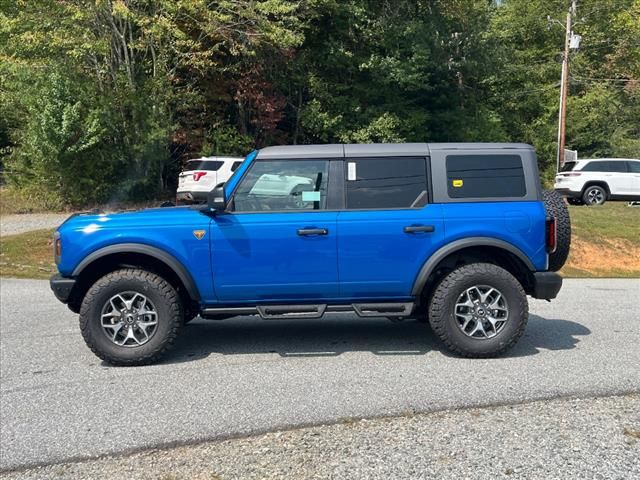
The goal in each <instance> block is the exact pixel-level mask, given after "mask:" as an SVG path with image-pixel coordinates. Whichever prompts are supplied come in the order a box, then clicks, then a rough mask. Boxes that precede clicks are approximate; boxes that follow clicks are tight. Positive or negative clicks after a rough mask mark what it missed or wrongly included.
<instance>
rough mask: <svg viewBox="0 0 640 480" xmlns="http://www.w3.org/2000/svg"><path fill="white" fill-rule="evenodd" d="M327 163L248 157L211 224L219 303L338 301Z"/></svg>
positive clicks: (214, 271) (333, 230)
mask: <svg viewBox="0 0 640 480" xmlns="http://www.w3.org/2000/svg"><path fill="white" fill-rule="evenodd" d="M331 163H332V161H331V160H327V159H300V160H298V159H286V160H278V159H265V160H260V159H258V160H255V161H254V162H253V163H252V164H251V165H250V166H249V169H248V171H247V172H246V173H245V174H244V176H243V177H242V178H241V179H240V181H239V183H238V186H237V188H236V189H235V191H234V192H233V195H232V198H231V204H230V212H229V213H227V214H223V215H216V216H215V217H213V221H212V222H211V237H212V242H213V244H212V252H213V254H212V262H213V278H214V286H215V291H216V295H217V297H218V300H219V301H220V302H224V303H231V304H232V303H243V302H250V303H253V302H257V303H260V302H278V301H281V302H287V303H291V302H295V301H296V300H298V299H300V300H304V301H310V300H311V301H313V300H315V299H317V300H318V301H319V302H321V301H324V300H328V299H330V298H336V297H337V296H338V264H337V229H336V217H337V215H338V214H337V211H336V210H329V207H330V206H331V204H330V201H329V198H328V192H329V183H330V182H331V179H330V178H329V170H330V166H331Z"/></svg>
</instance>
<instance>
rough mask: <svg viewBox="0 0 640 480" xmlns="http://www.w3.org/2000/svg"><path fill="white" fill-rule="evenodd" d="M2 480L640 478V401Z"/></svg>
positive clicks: (446, 416)
mask: <svg viewBox="0 0 640 480" xmlns="http://www.w3.org/2000/svg"><path fill="white" fill-rule="evenodd" d="M0 478H3V479H6V480H10V479H12V480H27V479H102V478H104V479H123V480H124V479H127V480H133V479H140V480H143V479H144V480H147V479H149V480H151V479H154V480H156V479H166V480H168V479H171V480H179V479H210V480H213V479H225V480H226V479H248V478H270V479H276V478H282V479H285V478H287V479H288V478H296V479H311V478H313V479H318V478H331V479H343V478H344V479H350V480H357V479H372V478H384V479H386V478H394V479H403V478H407V479H416V478H445V479H446V478H451V479H459V478H475V479H480V478H486V479H495V478H511V479H519V478H522V479H525V478H556V479H558V478H567V479H573V478H612V479H613V478H620V479H623V478H640V396H638V395H637V394H631V395H625V396H617V397H604V398H588V399H557V400H551V401H541V402H533V403H528V404H519V405H511V406H501V407H488V408H473V409H466V410H453V411H443V412H435V413H429V414H423V415H412V414H411V413H407V414H406V415H405V416H402V417H396V418H386V419H374V420H358V421H353V420H349V419H344V420H342V421H341V422H339V423H337V424H333V425H327V426H317V427H312V428H302V429H298V430H290V431H283V432H274V433H268V434H264V435H258V436H254V437H248V438H241V439H231V440H225V441H218V442H208V443H203V444H200V445H196V446H187V447H180V448H174V449H167V450H149V451H145V452H141V453H137V454H134V455H130V456H125V457H106V458H102V459H98V460H91V461H85V462H80V463H63V464H58V465H51V466H46V467H40V468H35V469H31V470H25V471H21V472H13V473H8V474H5V475H0Z"/></svg>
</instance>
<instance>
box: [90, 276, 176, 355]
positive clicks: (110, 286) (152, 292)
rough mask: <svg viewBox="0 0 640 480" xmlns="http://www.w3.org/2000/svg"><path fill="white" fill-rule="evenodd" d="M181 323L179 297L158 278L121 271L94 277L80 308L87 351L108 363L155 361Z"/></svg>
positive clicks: (165, 349)
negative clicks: (98, 277) (99, 277)
mask: <svg viewBox="0 0 640 480" xmlns="http://www.w3.org/2000/svg"><path fill="white" fill-rule="evenodd" d="M182 325H183V309H182V305H181V302H180V296H179V295H178V293H177V292H176V290H175V289H174V288H173V287H172V286H171V285H170V284H169V283H168V282H167V281H166V280H164V279H163V278H162V277H159V276H158V275H155V274H153V273H150V272H147V271H144V270H138V269H123V270H117V271H115V272H112V273H109V274H107V275H105V276H104V277H102V278H101V279H99V280H98V281H97V282H96V283H95V284H94V285H93V286H92V287H91V288H90V289H89V291H88V292H87V294H86V296H85V298H84V300H83V302H82V306H81V308H80V330H81V332H82V336H83V338H84V340H85V342H86V344H87V346H88V347H89V348H90V349H91V351H92V352H93V353H95V354H96V355H97V356H98V357H100V358H101V359H103V360H104V361H105V362H108V363H110V364H112V365H145V364H148V363H152V362H155V361H157V360H159V359H160V358H161V357H162V356H163V355H164V354H165V353H166V352H167V351H168V350H169V349H170V348H171V347H172V346H173V343H174V341H175V339H176V337H177V335H178V331H179V329H180V327H181V326H182Z"/></svg>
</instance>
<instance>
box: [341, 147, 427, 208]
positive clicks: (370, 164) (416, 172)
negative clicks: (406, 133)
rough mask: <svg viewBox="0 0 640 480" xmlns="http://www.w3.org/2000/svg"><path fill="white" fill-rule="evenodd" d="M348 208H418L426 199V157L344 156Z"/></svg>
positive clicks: (423, 204) (424, 203)
mask: <svg viewBox="0 0 640 480" xmlns="http://www.w3.org/2000/svg"><path fill="white" fill-rule="evenodd" d="M346 200H347V208H348V209H355V210H360V209H390V208H419V207H423V206H425V205H426V203H427V168H426V160H425V159H424V158H420V157H397V158H392V157H386V158H356V159H347V160H346Z"/></svg>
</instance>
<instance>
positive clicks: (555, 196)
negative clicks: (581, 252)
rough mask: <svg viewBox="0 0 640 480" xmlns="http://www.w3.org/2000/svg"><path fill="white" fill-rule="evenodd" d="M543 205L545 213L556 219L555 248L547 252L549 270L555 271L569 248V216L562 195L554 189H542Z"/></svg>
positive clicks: (565, 258) (560, 265) (562, 262)
mask: <svg viewBox="0 0 640 480" xmlns="http://www.w3.org/2000/svg"><path fill="white" fill-rule="evenodd" d="M542 199H543V201H544V207H545V209H546V210H547V215H548V216H550V217H554V218H555V219H556V250H555V252H553V253H550V254H549V270H550V271H552V272H557V271H558V270H560V269H561V268H562V267H563V265H564V264H565V262H566V261H567V258H568V257H569V249H570V248H571V217H570V216H569V209H568V208H567V204H566V203H565V202H564V200H563V199H562V196H560V194H559V193H558V192H556V191H555V190H544V191H543V192H542Z"/></svg>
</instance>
